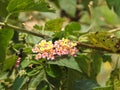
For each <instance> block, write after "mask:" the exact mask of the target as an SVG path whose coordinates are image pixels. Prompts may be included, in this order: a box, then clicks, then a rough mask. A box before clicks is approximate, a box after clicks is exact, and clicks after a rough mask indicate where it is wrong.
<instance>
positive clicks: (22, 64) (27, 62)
mask: <svg viewBox="0 0 120 90" xmlns="http://www.w3.org/2000/svg"><path fill="white" fill-rule="evenodd" d="M31 63H32V62H31V61H29V60H26V59H25V60H23V61H22V62H21V64H20V66H21V68H26V67H28V66H29V65H30V64H31Z"/></svg>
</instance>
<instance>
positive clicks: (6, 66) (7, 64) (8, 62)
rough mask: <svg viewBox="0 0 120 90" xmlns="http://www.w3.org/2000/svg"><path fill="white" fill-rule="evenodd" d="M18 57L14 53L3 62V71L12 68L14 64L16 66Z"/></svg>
mask: <svg viewBox="0 0 120 90" xmlns="http://www.w3.org/2000/svg"><path fill="white" fill-rule="evenodd" d="M17 58H18V57H17V56H16V55H12V56H10V57H8V58H6V59H5V61H4V64H3V71H5V70H7V69H10V68H11V67H12V66H14V65H15V62H16V60H17Z"/></svg>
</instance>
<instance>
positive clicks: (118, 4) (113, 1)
mask: <svg viewBox="0 0 120 90" xmlns="http://www.w3.org/2000/svg"><path fill="white" fill-rule="evenodd" d="M106 1H107V4H108V6H109V8H110V9H112V8H113V9H114V11H115V12H116V14H117V15H118V16H120V1H119V0H106Z"/></svg>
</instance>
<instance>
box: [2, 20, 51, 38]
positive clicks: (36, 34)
mask: <svg viewBox="0 0 120 90" xmlns="http://www.w3.org/2000/svg"><path fill="white" fill-rule="evenodd" d="M0 26H8V27H10V28H13V29H14V30H16V31H20V32H24V33H28V34H32V35H35V36H38V37H42V38H50V36H48V35H44V34H41V33H39V32H36V31H30V30H27V29H24V28H20V27H18V26H14V25H11V24H8V23H1V22H0Z"/></svg>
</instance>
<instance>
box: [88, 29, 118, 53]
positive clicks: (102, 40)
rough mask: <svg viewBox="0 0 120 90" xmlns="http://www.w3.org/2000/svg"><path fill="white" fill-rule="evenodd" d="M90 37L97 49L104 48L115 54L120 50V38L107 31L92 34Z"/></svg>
mask: <svg viewBox="0 0 120 90" xmlns="http://www.w3.org/2000/svg"><path fill="white" fill-rule="evenodd" d="M88 37H89V40H90V42H91V43H93V45H95V46H97V47H103V48H106V49H108V50H111V51H113V52H116V51H118V50H119V49H120V47H119V38H117V37H115V36H114V35H113V34H111V33H108V32H106V31H101V32H96V33H90V34H89V36H88Z"/></svg>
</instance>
